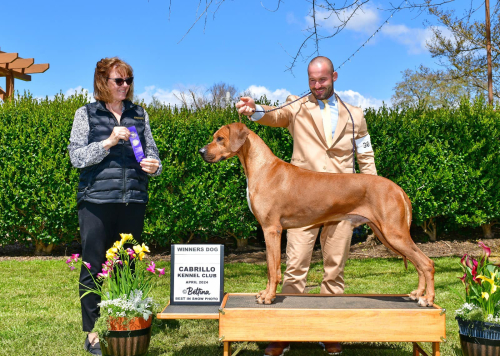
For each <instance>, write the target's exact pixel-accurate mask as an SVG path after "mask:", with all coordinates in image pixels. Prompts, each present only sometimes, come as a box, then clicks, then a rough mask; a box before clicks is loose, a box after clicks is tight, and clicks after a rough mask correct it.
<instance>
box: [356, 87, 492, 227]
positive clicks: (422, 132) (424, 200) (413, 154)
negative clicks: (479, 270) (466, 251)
mask: <svg viewBox="0 0 500 356" xmlns="http://www.w3.org/2000/svg"><path fill="white" fill-rule="evenodd" d="M497 115H498V114H497V113H496V112H495V111H494V110H493V108H491V107H488V106H487V105H486V103H485V102H484V98H482V97H479V98H477V99H476V100H475V101H474V102H473V103H469V102H466V101H462V102H461V104H460V106H459V107H457V108H450V109H444V108H442V109H437V110H423V109H414V108H391V109H389V108H386V107H383V108H380V109H379V110H378V111H375V110H367V112H366V114H365V116H366V119H367V122H368V128H369V132H370V135H371V137H372V140H373V147H374V149H375V161H376V165H377V170H378V173H379V175H381V176H384V177H386V178H389V179H391V180H392V181H394V182H395V183H397V184H398V185H400V186H401V187H402V188H403V189H404V190H405V192H406V193H407V194H408V196H409V197H410V200H411V202H412V205H413V221H414V223H416V224H418V225H424V224H426V223H428V222H429V221H430V219H434V220H433V221H434V222H435V218H436V217H442V221H444V228H445V229H454V228H457V227H464V226H470V227H477V226H480V225H482V224H487V223H490V222H492V221H493V220H496V219H498V218H499V217H500V189H499V188H500V186H499V180H498V176H499V175H500V156H499V154H498V152H500V120H499V119H498V116H497Z"/></svg>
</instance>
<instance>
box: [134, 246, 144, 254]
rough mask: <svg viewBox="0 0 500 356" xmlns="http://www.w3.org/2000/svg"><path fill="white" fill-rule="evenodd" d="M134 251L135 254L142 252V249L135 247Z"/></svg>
mask: <svg viewBox="0 0 500 356" xmlns="http://www.w3.org/2000/svg"><path fill="white" fill-rule="evenodd" d="M134 251H135V253H139V252H142V247H141V246H140V245H135V246H134Z"/></svg>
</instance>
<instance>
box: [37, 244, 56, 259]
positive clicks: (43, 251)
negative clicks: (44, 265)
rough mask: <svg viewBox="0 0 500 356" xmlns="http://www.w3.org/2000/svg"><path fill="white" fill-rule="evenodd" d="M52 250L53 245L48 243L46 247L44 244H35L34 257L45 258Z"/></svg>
mask: <svg viewBox="0 0 500 356" xmlns="http://www.w3.org/2000/svg"><path fill="white" fill-rule="evenodd" d="M53 248H54V244H53V243H50V244H48V245H46V244H44V243H43V242H41V241H36V242H35V256H47V255H50V253H51V252H52V250H53Z"/></svg>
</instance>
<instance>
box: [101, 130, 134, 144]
mask: <svg viewBox="0 0 500 356" xmlns="http://www.w3.org/2000/svg"><path fill="white" fill-rule="evenodd" d="M129 138H130V131H129V130H128V129H127V128H126V127H124V126H115V128H114V129H113V132H111V135H110V136H109V137H108V138H107V139H105V140H104V141H102V145H103V146H104V149H106V150H109V149H110V148H111V147H113V146H115V145H117V144H118V142H119V141H120V140H125V141H128V139H129Z"/></svg>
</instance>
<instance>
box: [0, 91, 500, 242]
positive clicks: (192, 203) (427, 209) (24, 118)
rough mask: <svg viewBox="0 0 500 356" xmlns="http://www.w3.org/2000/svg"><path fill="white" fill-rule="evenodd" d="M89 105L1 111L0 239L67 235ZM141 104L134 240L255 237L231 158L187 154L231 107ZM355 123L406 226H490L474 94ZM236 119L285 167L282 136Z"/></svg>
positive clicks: (498, 202) (490, 178)
mask: <svg viewBox="0 0 500 356" xmlns="http://www.w3.org/2000/svg"><path fill="white" fill-rule="evenodd" d="M88 100H89V98H88V97H86V96H85V95H83V94H78V95H74V96H70V97H64V96H63V95H62V94H59V95H56V97H55V98H54V99H52V100H48V99H43V100H37V99H35V98H33V97H32V96H31V95H30V94H25V95H23V96H19V97H17V98H15V99H14V100H11V101H7V102H5V103H3V104H2V105H0V121H1V122H2V125H1V126H0V142H1V143H2V144H1V145H0V192H2V193H1V195H0V244H5V243H11V242H13V241H20V242H24V243H29V242H33V241H35V242H40V243H44V244H59V243H62V242H67V241H71V240H73V239H74V238H77V237H78V218H77V209H76V191H77V184H78V175H79V171H78V170H77V169H75V168H73V167H72V166H71V163H70V161H69V155H68V152H67V146H68V144H69V136H70V131H71V126H72V122H73V116H74V113H75V111H76V110H77V109H78V108H79V107H81V106H83V105H84V104H85V103H87V102H88ZM261 102H262V103H266V104H270V103H269V100H268V99H266V98H261ZM144 106H145V107H146V110H147V111H148V113H149V116H150V118H151V127H152V131H153V137H154V138H155V141H156V144H157V146H158V149H159V152H160V157H161V159H162V162H163V173H162V174H161V175H160V176H159V177H155V178H152V179H151V180H150V185H149V192H150V202H149V204H148V208H147V212H146V222H145V228H144V235H143V237H144V239H145V241H146V242H149V243H157V244H160V245H163V246H164V245H167V244H170V243H174V242H181V241H182V242H187V241H189V240H190V239H191V238H192V237H193V236H200V237H203V238H207V237H210V236H220V237H235V238H248V237H250V236H251V235H252V234H254V233H255V230H256V226H257V221H256V220H255V218H254V216H253V215H252V214H251V212H250V210H249V208H248V205H247V200H246V180H245V177H244V172H243V169H242V167H241V165H240V163H239V162H238V159H237V158H232V159H230V160H227V161H223V162H220V163H217V164H208V163H206V162H204V161H203V160H202V158H201V156H200V155H199V154H198V150H199V149H200V148H201V147H203V146H204V145H206V144H207V143H209V142H210V140H211V138H212V135H213V133H214V132H215V131H216V130H217V129H219V128H220V127H221V126H223V125H226V124H229V123H231V122H236V121H238V120H239V118H238V114H237V112H236V110H235V109H234V107H226V108H220V107H215V106H211V105H206V106H205V107H203V108H201V109H198V110H189V109H186V108H182V109H181V108H172V107H170V106H164V105H161V104H160V103H158V102H155V103H153V104H152V105H149V106H148V105H144ZM365 116H366V118H367V122H368V128H369V132H370V135H371V137H372V141H373V146H374V147H375V158H376V164H377V169H378V172H379V175H381V176H384V177H387V178H389V179H391V180H393V181H394V182H396V183H397V184H399V185H400V186H401V187H402V188H403V189H404V190H405V191H406V192H407V194H408V196H409V197H410V199H411V201H412V204H413V221H414V222H415V223H416V224H418V225H423V224H426V223H428V222H430V221H434V222H435V221H436V218H438V219H440V220H439V222H440V224H441V225H442V228H444V229H453V228H456V227H462V226H470V227H477V226H480V225H483V224H486V223H490V222H492V221H494V220H498V218H499V216H500V196H499V195H500V189H499V180H498V176H499V175H500V171H499V170H500V162H499V160H500V157H499V154H498V152H500V122H499V120H498V118H497V113H496V112H495V111H494V110H493V109H491V108H488V107H487V105H486V104H485V102H484V100H483V99H482V98H478V99H477V100H476V101H475V102H473V103H469V102H466V101H463V102H462V103H461V104H460V106H459V107H456V108H450V109H445V108H441V109H437V110H428V109H427V110H423V109H415V108H403V109H401V108H398V109H395V108H392V109H390V108H387V107H382V108H380V109H379V110H378V111H375V110H371V109H369V110H367V111H366V113H365ZM241 120H242V121H243V120H244V121H243V122H244V123H245V124H246V125H247V126H248V127H249V128H250V129H251V130H253V131H255V132H256V133H257V134H258V135H259V136H260V137H262V139H263V140H264V141H265V142H266V143H267V144H268V145H269V147H270V148H271V150H272V151H273V152H274V153H275V154H276V155H277V156H278V157H279V158H281V159H283V160H285V161H290V158H291V154H292V139H291V137H290V135H289V134H288V132H287V130H286V129H281V128H270V127H265V126H262V125H259V124H257V123H255V122H251V121H249V120H247V119H246V118H245V119H243V118H242V119H241ZM431 219H434V220H431ZM441 225H440V226H441Z"/></svg>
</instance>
